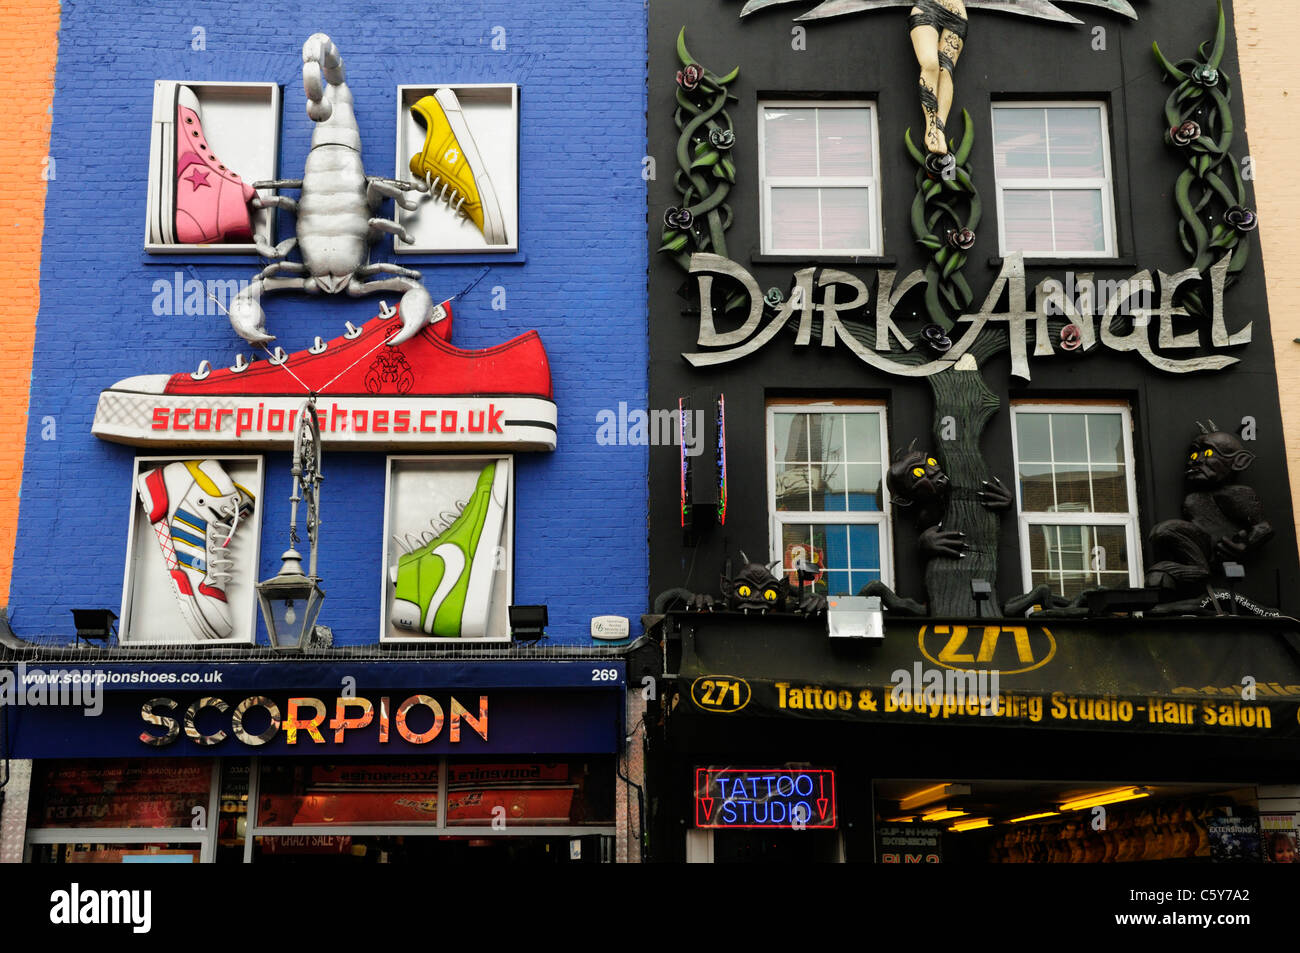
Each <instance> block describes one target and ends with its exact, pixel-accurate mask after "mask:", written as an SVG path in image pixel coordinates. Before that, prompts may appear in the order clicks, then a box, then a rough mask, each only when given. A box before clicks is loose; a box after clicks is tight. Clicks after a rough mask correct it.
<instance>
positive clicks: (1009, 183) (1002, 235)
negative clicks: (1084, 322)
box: [989, 100, 1117, 259]
mask: <svg viewBox="0 0 1300 953" xmlns="http://www.w3.org/2000/svg"><path fill="white" fill-rule="evenodd" d="M1085 108H1094V109H1096V110H1097V111H1098V112H1099V113H1100V114H1101V122H1100V127H1101V159H1102V163H1103V170H1104V177H1103V178H1100V179H1096V178H1094V179H1080V178H1068V179H1053V178H1052V176H1051V174H1050V173H1051V165H1052V151H1051V143H1050V142H1049V143H1048V150H1047V166H1048V173H1049V174H1048V177H1047V178H1045V179H1021V178H1001V177H999V176H998V175H997V163H996V159H995V161H994V178H995V180H996V185H997V206H998V248H999V249H1001V252H1002V255H1003V256H1004V257H1005V256H1006V255H1008V254H1012V253H1014V252H1017V251H1018V252H1022V253H1023V254H1024V256H1025V257H1026V258H1085V259H1087V258H1114V257H1116V255H1117V252H1116V250H1115V249H1116V240H1115V174H1114V167H1113V163H1112V161H1111V155H1110V112H1109V111H1108V110H1107V108H1106V103H1105V102H1103V101H1101V100H1034V101H1029V102H995V103H993V105H992V107H991V110H990V114H989V121H990V124H991V126H990V128H991V130H992V135H993V137H994V138H993V148H994V151H995V153H996V150H997V139H996V136H997V125H996V122H995V116H996V113H997V111H998V110H999V109H1043V110H1049V109H1085ZM1097 190H1100V191H1101V218H1102V230H1103V232H1104V236H1105V241H1106V246H1105V249H1104V250H1102V251H1096V250H1090V251H1056V250H1055V249H1050V248H1049V249H1039V248H1023V249H1021V248H1008V247H1007V235H1006V221H1007V214H1006V207H1005V203H1004V201H1003V198H1004V194H1005V193H1006V192H1007V191H1017V192H1018V191H1030V192H1064V191H1083V192H1094V191H1097ZM1049 201H1050V197H1049ZM1052 224H1053V227H1052V231H1053V236H1052V237H1053V239H1055V237H1056V235H1055V231H1056V228H1055V210H1053V223H1052Z"/></svg>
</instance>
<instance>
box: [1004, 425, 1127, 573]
mask: <svg viewBox="0 0 1300 953" xmlns="http://www.w3.org/2000/svg"><path fill="white" fill-rule="evenodd" d="M1089 413H1118V414H1120V417H1121V422H1120V428H1121V431H1122V432H1123V434H1124V468H1125V470H1124V472H1125V479H1126V482H1127V484H1128V512H1127V513H1092V512H1089V513H1071V512H1058V513H1047V512H1042V511H1038V510H1034V511H1032V512H1029V513H1026V512H1025V508H1024V501H1023V500H1022V498H1021V497H1022V494H1021V487H1020V436H1019V433H1020V431H1019V427H1018V426H1017V422H1016V418H1017V417H1018V416H1019V415H1020V414H1089ZM1086 432H1087V431H1086V429H1085V434H1086ZM1011 453H1012V464H1013V466H1014V468H1015V469H1014V473H1013V479H1014V480H1015V483H1016V517H1017V521H1018V529H1019V535H1020V570H1021V579H1022V581H1023V582H1024V586H1025V590H1024V591H1025V592H1028V591H1030V590H1031V589H1032V588H1033V587H1034V581H1033V563H1032V559H1031V557H1030V552H1031V551H1030V548H1029V536H1030V533H1031V531H1032V530H1033V529H1034V528H1035V527H1040V526H1121V527H1123V528H1124V531H1125V533H1124V539H1125V543H1126V545H1127V546H1128V577H1129V579H1128V581H1129V585H1130V586H1131V587H1138V586H1141V585H1142V580H1143V579H1144V578H1145V576H1144V575H1143V570H1142V541H1141V538H1140V536H1139V534H1138V527H1139V525H1140V523H1139V520H1138V508H1137V474H1136V472H1135V471H1134V468H1133V414H1132V411H1131V410H1130V409H1129V406H1128V405H1127V404H1122V403H1079V404H1065V403H1056V404H1045V403H1031V402H1025V403H1013V404H1012V405H1011ZM1090 571H1093V572H1095V570H1090ZM1098 585H1100V583H1098Z"/></svg>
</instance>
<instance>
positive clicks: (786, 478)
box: [767, 404, 891, 596]
mask: <svg viewBox="0 0 1300 953" xmlns="http://www.w3.org/2000/svg"><path fill="white" fill-rule="evenodd" d="M767 430H768V488H769V489H768V505H769V513H770V515H771V519H772V524H773V526H772V552H771V559H772V560H774V561H775V560H779V561H780V571H781V572H783V573H784V574H786V576H787V578H788V579H789V580H790V583H791V584H792V585H795V586H797V585H798V582H799V580H798V578H797V575H798V572H797V564H798V563H799V561H800V560H802V561H803V562H804V563H814V564H816V565H817V566H818V567H820V569H821V574H820V578H819V579H818V580H817V581H816V583H815V587H816V592H818V593H820V594H822V595H827V596H836V595H853V594H856V593H857V592H858V591H859V590H861V589H862V587H863V586H865V585H867V584H868V583H871V582H877V581H882V582H885V583H886V584H888V583H890V581H891V567H890V558H889V554H890V542H889V522H888V519H887V518H886V513H887V512H888V509H887V508H888V502H889V501H888V490H887V489H886V488H885V486H884V483H883V474H884V471H885V464H884V461H885V460H887V459H888V447H887V445H886V436H885V412H884V408H883V407H881V406H879V405H867V404H862V405H850V404H771V405H769V407H768V427H767Z"/></svg>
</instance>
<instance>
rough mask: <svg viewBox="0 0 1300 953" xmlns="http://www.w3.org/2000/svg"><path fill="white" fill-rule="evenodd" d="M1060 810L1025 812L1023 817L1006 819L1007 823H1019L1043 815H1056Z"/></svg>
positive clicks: (1042, 816)
mask: <svg viewBox="0 0 1300 953" xmlns="http://www.w3.org/2000/svg"><path fill="white" fill-rule="evenodd" d="M1060 813H1061V812H1060V811H1040V812H1039V813H1037V814H1026V815H1025V816H1024V817H1013V818H1011V820H1009V821H1007V823H1008V824H1020V823H1022V822H1024V821H1037V820H1040V819H1042V818H1044V817H1056V816H1057V815H1059V814H1060Z"/></svg>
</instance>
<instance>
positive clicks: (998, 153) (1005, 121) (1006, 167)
mask: <svg viewBox="0 0 1300 953" xmlns="http://www.w3.org/2000/svg"><path fill="white" fill-rule="evenodd" d="M993 166H994V172H995V174H996V175H998V176H1001V177H1004V178H1017V179H1040V178H1041V179H1045V178H1047V175H1048V165H1047V124H1046V120H1045V118H1044V112H1043V110H1041V109H1010V108H1003V109H994V110H993Z"/></svg>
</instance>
